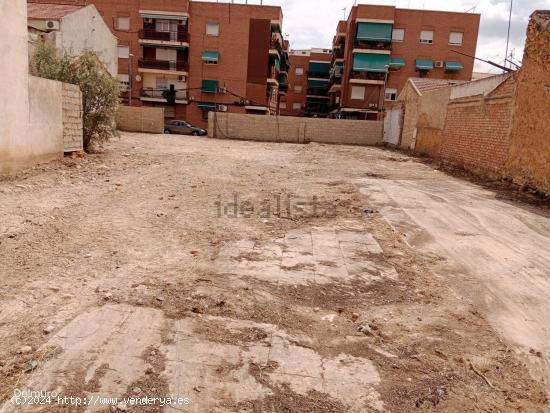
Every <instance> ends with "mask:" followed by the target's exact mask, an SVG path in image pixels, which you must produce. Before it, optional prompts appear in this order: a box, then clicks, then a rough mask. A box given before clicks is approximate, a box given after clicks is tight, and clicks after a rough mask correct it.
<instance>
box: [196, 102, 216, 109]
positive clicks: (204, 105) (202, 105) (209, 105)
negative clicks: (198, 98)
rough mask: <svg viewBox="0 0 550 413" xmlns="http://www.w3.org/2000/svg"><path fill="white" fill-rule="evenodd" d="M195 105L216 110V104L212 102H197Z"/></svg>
mask: <svg viewBox="0 0 550 413" xmlns="http://www.w3.org/2000/svg"><path fill="white" fill-rule="evenodd" d="M197 107H198V108H199V109H206V110H216V104H215V103H212V102H198V103H197Z"/></svg>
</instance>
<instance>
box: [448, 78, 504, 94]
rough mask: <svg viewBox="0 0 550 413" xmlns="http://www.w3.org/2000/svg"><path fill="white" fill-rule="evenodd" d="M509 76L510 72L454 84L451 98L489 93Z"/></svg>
mask: <svg viewBox="0 0 550 413" xmlns="http://www.w3.org/2000/svg"><path fill="white" fill-rule="evenodd" d="M509 76H510V73H505V74H501V75H495V76H491V77H487V78H484V79H479V80H474V81H473V82H467V83H463V84H460V85H456V86H453V88H452V89H451V100H452V99H460V98H466V97H470V96H479V95H487V94H489V93H491V92H492V91H493V90H494V89H495V88H496V87H497V86H499V85H500V84H501V83H502V82H504V81H505V80H506V79H507V78H508V77H509Z"/></svg>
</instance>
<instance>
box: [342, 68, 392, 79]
mask: <svg viewBox="0 0 550 413" xmlns="http://www.w3.org/2000/svg"><path fill="white" fill-rule="evenodd" d="M349 77H350V79H360V80H381V81H384V79H385V78H386V74H385V73H378V72H358V71H356V70H352V71H351V72H350V75H349Z"/></svg>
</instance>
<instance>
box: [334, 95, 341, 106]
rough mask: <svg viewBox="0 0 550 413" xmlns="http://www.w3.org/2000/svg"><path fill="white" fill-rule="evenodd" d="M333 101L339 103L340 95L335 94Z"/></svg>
mask: <svg viewBox="0 0 550 413" xmlns="http://www.w3.org/2000/svg"><path fill="white" fill-rule="evenodd" d="M334 102H335V103H336V104H339V103H340V96H336V99H335V100H334Z"/></svg>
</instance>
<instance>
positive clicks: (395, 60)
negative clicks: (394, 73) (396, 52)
mask: <svg viewBox="0 0 550 413" xmlns="http://www.w3.org/2000/svg"><path fill="white" fill-rule="evenodd" d="M390 66H391V67H403V66H405V59H402V58H400V57H392V58H391V59H390Z"/></svg>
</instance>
